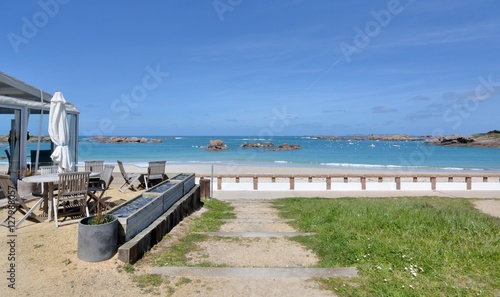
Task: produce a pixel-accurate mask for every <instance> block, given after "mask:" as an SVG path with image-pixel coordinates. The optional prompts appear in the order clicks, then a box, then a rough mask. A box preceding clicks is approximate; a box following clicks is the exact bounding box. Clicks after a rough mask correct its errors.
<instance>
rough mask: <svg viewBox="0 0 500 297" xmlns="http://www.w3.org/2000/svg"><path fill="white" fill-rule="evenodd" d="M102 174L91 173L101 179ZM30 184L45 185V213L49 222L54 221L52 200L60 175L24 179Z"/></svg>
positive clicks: (35, 176)
mask: <svg viewBox="0 0 500 297" xmlns="http://www.w3.org/2000/svg"><path fill="white" fill-rule="evenodd" d="M100 174H101V173H100V172H92V173H90V177H91V178H99V176H100ZM23 181H25V182H28V183H43V198H44V199H43V200H44V203H43V213H44V214H46V215H47V221H49V222H50V221H51V220H52V199H53V198H54V183H57V182H58V181H59V173H49V174H43V175H32V176H28V177H25V178H23Z"/></svg>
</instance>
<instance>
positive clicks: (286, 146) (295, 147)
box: [274, 143, 302, 151]
mask: <svg viewBox="0 0 500 297" xmlns="http://www.w3.org/2000/svg"><path fill="white" fill-rule="evenodd" d="M301 148H302V147H301V146H300V145H298V144H290V145H289V144H287V143H283V144H281V145H280V146H278V147H277V148H275V149H274V150H275V151H291V150H298V149H301Z"/></svg>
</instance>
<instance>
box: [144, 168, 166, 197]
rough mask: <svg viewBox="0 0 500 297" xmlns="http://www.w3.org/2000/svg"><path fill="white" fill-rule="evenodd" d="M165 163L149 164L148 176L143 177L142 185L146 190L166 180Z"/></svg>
mask: <svg viewBox="0 0 500 297" xmlns="http://www.w3.org/2000/svg"><path fill="white" fill-rule="evenodd" d="M166 163H167V161H152V162H149V166H148V174H147V175H145V176H144V183H145V185H146V190H147V189H149V185H150V184H151V186H153V185H155V184H158V183H161V182H162V181H164V180H165V179H166V175H165V164H166Z"/></svg>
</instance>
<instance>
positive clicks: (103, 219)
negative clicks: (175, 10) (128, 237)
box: [78, 199, 118, 262]
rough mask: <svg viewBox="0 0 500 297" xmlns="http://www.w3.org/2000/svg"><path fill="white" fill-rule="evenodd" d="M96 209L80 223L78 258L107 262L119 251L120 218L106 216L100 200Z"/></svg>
mask: <svg viewBox="0 0 500 297" xmlns="http://www.w3.org/2000/svg"><path fill="white" fill-rule="evenodd" d="M96 209H97V210H96V215H95V216H90V217H87V218H83V219H81V220H80V222H79V223H78V258H79V259H80V260H83V261H87V262H99V261H104V260H107V259H109V258H111V257H113V256H114V254H116V251H117V250H118V218H117V217H115V216H113V215H109V214H106V213H105V211H103V209H102V207H101V205H100V201H99V199H98V200H97V207H96ZM104 210H105V208H104Z"/></svg>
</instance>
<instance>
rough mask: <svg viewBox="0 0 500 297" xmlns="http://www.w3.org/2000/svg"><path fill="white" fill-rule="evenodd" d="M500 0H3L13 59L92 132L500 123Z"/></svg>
mask: <svg viewBox="0 0 500 297" xmlns="http://www.w3.org/2000/svg"><path fill="white" fill-rule="evenodd" d="M499 11H500V2H498V1H495V0H478V1H462V0H454V1H447V0H442V1H424V0H413V1H407V0H404V1H397V0H389V1H385V0H384V1H378V0H377V1H355V0H354V1H331V0H328V1H327V0H316V1H303V0H276V1H249V0H215V1H214V0H209V1H191V0H184V1H179V0H174V1H165V0H163V1H160V0H152V1H147V2H140V1H120V2H116V1H70V0H41V1H3V2H2V9H1V10H0V22H1V24H2V25H1V27H0V36H1V38H2V39H1V40H2V42H0V61H1V64H0V65H1V69H0V70H1V71H3V72H6V73H8V74H10V75H12V76H14V77H17V78H19V79H21V80H23V81H26V82H27V83H29V84H32V85H34V86H36V87H40V88H42V89H44V90H45V91H48V92H50V93H53V92H55V91H58V90H59V91H62V92H63V94H64V96H65V98H66V99H67V100H68V101H71V102H72V103H74V104H75V105H76V106H77V108H78V109H79V110H80V112H81V116H80V134H81V135H99V134H104V135H262V136H273V135H320V134H321V135H346V134H356V133H361V134H369V133H407V134H412V135H429V134H454V133H460V134H471V133H475V132H486V131H488V130H492V129H499V128H500V127H499V126H498V123H499V121H498V111H499V110H500V103H499V100H500V95H499V94H500V59H499V58H498V53H500V15H499V13H498V12H499Z"/></svg>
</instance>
